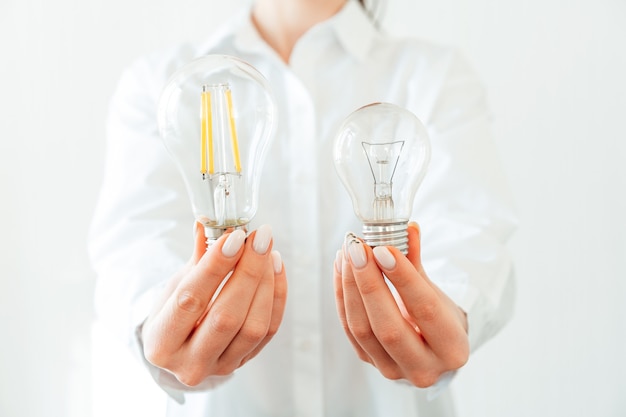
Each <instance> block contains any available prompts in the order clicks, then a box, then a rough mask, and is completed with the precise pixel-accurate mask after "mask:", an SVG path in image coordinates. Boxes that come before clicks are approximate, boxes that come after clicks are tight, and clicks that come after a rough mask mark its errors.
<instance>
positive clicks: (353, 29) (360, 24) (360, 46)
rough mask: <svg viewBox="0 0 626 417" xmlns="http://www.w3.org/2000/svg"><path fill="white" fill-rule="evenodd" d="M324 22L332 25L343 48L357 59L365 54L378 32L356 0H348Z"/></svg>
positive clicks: (361, 58)
mask: <svg viewBox="0 0 626 417" xmlns="http://www.w3.org/2000/svg"><path fill="white" fill-rule="evenodd" d="M325 23H327V24H329V25H331V26H332V29H333V31H334V32H335V34H336V36H337V39H338V40H339V42H340V43H341V45H342V46H343V47H344V49H345V50H346V51H347V52H348V53H350V54H351V55H352V56H354V57H355V58H356V59H358V60H359V61H361V60H363V59H364V58H365V57H366V56H367V53H368V51H369V50H370V47H371V44H372V41H373V40H374V37H375V36H376V34H377V32H378V30H377V29H376V27H375V26H374V23H373V22H372V20H371V19H370V18H369V16H368V15H367V13H366V11H365V10H363V7H362V6H361V5H360V4H359V2H358V1H357V0H348V1H347V2H346V5H345V6H344V7H343V9H341V10H340V11H339V13H337V14H336V15H335V16H333V17H332V18H331V19H329V20H328V21H327V22H325Z"/></svg>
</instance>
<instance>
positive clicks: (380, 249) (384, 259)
mask: <svg viewBox="0 0 626 417" xmlns="http://www.w3.org/2000/svg"><path fill="white" fill-rule="evenodd" d="M373 252H374V258H376V260H377V261H378V263H379V264H380V266H382V267H383V268H384V269H393V268H395V267H396V258H394V257H393V254H392V253H391V251H390V250H389V249H387V247H386V246H376V247H375V248H374V250H373Z"/></svg>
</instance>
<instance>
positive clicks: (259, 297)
mask: <svg viewBox="0 0 626 417" xmlns="http://www.w3.org/2000/svg"><path fill="white" fill-rule="evenodd" d="M268 261H269V262H268V265H267V266H266V267H265V273H263V277H262V278H261V280H260V282H259V285H258V286H257V289H256V292H255V293H254V296H253V298H252V303H251V304H250V309H249V310H248V314H247V316H246V317H245V319H244V321H243V323H242V324H241V328H240V329H239V331H238V332H237V333H236V334H235V336H234V338H233V339H232V341H231V342H230V344H229V345H228V346H227V348H226V350H224V352H223V353H222V354H221V355H220V357H219V359H218V367H219V370H218V374H222V375H227V374H229V373H231V372H233V371H234V370H235V369H236V368H237V367H238V366H239V364H240V363H241V360H242V358H244V357H246V356H247V355H248V354H249V353H250V352H251V351H252V350H253V349H254V348H255V347H257V346H258V345H259V344H260V343H261V342H262V341H263V339H265V336H266V335H267V332H268V331H269V325H270V320H271V317H272V305H273V301H274V273H273V269H272V265H270V263H271V259H268Z"/></svg>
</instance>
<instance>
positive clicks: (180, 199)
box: [90, 0, 514, 416]
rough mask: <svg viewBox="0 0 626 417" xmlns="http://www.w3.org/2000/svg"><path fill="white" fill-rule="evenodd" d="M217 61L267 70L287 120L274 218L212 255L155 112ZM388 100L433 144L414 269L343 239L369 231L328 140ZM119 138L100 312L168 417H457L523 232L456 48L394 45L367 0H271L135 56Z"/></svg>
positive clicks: (265, 189)
mask: <svg viewBox="0 0 626 417" xmlns="http://www.w3.org/2000/svg"><path fill="white" fill-rule="evenodd" d="M211 53H220V54H228V55H234V56H238V57H240V58H242V59H244V60H246V61H248V62H250V63H251V64H252V65H254V66H255V67H256V68H257V69H258V70H259V71H260V72H261V73H263V74H264V75H265V76H266V77H267V78H268V80H269V82H270V84H271V85H272V87H273V88H274V92H275V94H276V96H277V99H278V100H277V101H278V105H279V112H280V124H279V126H278V135H277V139H276V140H275V143H274V144H273V148H272V149H271V150H270V155H269V157H268V158H269V160H268V161H267V162H266V164H265V167H266V168H265V170H264V174H263V175H264V176H263V181H264V182H263V184H262V193H261V195H262V200H261V202H260V209H259V213H258V214H257V216H256V218H255V222H256V225H259V224H261V225H262V226H257V230H255V231H253V232H252V233H251V234H250V236H249V238H248V239H247V240H246V239H245V236H244V234H243V232H233V233H230V234H227V235H225V236H223V237H222V238H220V240H219V241H218V242H217V244H215V245H214V246H212V248H211V249H210V250H209V251H205V246H204V236H203V233H202V228H198V227H196V233H195V236H196V239H195V249H194V250H192V248H191V247H190V245H189V242H188V240H189V239H188V235H187V233H188V228H189V224H190V220H189V216H190V209H189V204H188V198H187V196H186V194H185V190H184V187H183V185H182V182H181V180H180V176H179V174H178V172H177V171H176V168H175V167H174V166H173V164H172V162H171V160H170V159H169V156H168V155H167V153H166V151H165V149H164V148H163V145H162V144H161V142H160V139H159V137H158V133H157V131H156V119H155V111H154V109H155V106H156V100H157V99H158V95H159V93H160V91H161V89H162V87H163V85H164V84H165V82H166V81H167V78H168V76H169V75H171V73H172V72H173V71H175V70H176V69H177V68H179V67H180V66H181V65H183V64H185V63H186V62H188V61H190V60H192V59H194V58H196V57H198V56H202V55H205V54H211ZM377 101H383V102H392V103H395V104H398V105H400V106H403V107H406V108H407V109H409V110H411V111H412V112H413V113H415V114H416V115H417V116H418V117H419V118H420V119H421V120H422V121H423V122H424V123H425V125H426V126H427V128H428V130H429V133H430V135H431V142H432V146H433V157H432V161H431V169H430V171H429V173H428V175H427V177H426V179H425V181H424V184H423V186H422V188H421V189H420V191H419V192H418V201H417V202H416V206H415V212H414V215H415V216H416V218H419V221H420V224H421V232H420V228H418V227H417V225H415V224H413V225H411V226H410V227H409V243H410V251H409V254H408V256H406V257H405V256H403V255H402V254H400V253H399V252H398V251H397V250H396V249H393V248H386V247H380V248H376V249H375V250H372V249H371V248H369V247H367V246H365V245H364V244H363V243H362V242H361V241H360V240H359V239H357V238H353V237H349V238H347V239H345V242H344V234H345V232H346V231H347V230H358V228H359V224H358V222H357V220H356V219H355V217H354V215H353V214H352V209H351V205H350V202H349V201H348V198H347V196H346V195H345V192H344V191H343V189H342V186H341V185H340V184H339V181H338V179H337V178H336V175H335V173H334V169H333V167H332V158H331V143H332V140H333V138H334V135H335V133H336V130H337V128H338V126H339V124H340V123H341V121H342V120H343V118H344V117H345V116H347V115H348V114H349V113H351V112H352V111H353V110H355V109H357V108H359V107H361V106H363V105H365V104H368V103H372V102H377ZM108 141H109V151H108V154H107V161H108V162H107V163H108V165H107V166H109V167H111V169H107V171H106V174H105V180H104V184H103V191H102V198H101V200H100V203H99V206H98V210H97V213H96V216H95V220H94V227H93V233H92V236H93V237H92V239H91V245H90V246H91V254H92V259H93V262H94V267H95V269H96V271H97V272H98V275H99V278H98V287H97V293H96V301H97V312H98V316H99V318H100V319H101V320H102V321H103V322H105V323H107V324H108V325H109V326H110V327H111V328H115V329H117V330H118V332H119V334H120V336H121V337H122V339H123V340H124V341H125V342H126V343H127V344H128V345H129V346H131V347H136V348H137V352H138V354H139V355H140V358H141V359H142V360H143V361H144V363H145V366H146V368H147V369H148V370H149V371H150V372H151V374H152V375H153V377H154V379H155V381H156V382H157V383H158V384H159V385H160V386H161V387H162V388H163V389H164V391H166V392H167V394H168V396H169V397H170V403H169V404H168V407H167V410H168V411H167V413H168V414H167V415H184V416H255V415H259V416H260V415H271V416H281V415H284V416H300V415H302V416H309V415H310V416H325V415H332V416H347V415H358V416H383V415H384V416H387V415H394V416H405V415H406V416H415V415H429V416H432V415H434V416H440V415H441V416H443V415H452V413H453V408H452V405H451V403H450V399H449V393H448V392H447V391H446V390H444V389H443V388H445V385H446V383H447V381H448V380H449V377H450V376H451V375H453V373H454V371H455V370H456V369H458V368H460V367H461V366H462V365H463V364H464V363H465V362H466V361H467V359H468V356H469V354H470V350H474V349H475V348H477V347H478V346H479V345H480V344H482V343H483V342H484V341H485V340H486V339H488V338H489V337H491V336H492V335H493V334H494V333H495V332H496V331H497V330H498V329H499V328H500V327H501V326H502V325H503V324H504V322H505V321H506V320H507V318H508V316H509V313H510V311H511V307H512V300H511V288H512V268H511V265H510V261H509V258H508V255H507V253H506V250H505V248H504V243H505V241H506V239H507V238H508V236H509V234H510V233H511V231H512V229H513V225H514V217H513V215H512V214H511V210H510V207H509V205H508V199H507V193H506V186H505V184H503V183H502V180H501V178H502V175H500V173H499V167H498V164H497V161H496V158H495V152H494V148H493V144H492V142H491V139H490V134H489V126H488V117H487V109H486V106H485V102H484V96H483V91H482V88H481V86H480V84H479V83H478V82H477V80H476V77H475V76H474V75H473V73H472V72H471V71H470V70H469V69H468V67H467V65H466V64H465V63H464V62H463V60H462V59H461V58H460V57H459V56H458V54H456V53H455V52H454V51H453V50H450V49H448V48H442V47H438V46H434V45H430V44H428V43H424V42H420V41H412V40H394V39H391V38H389V37H386V36H385V35H383V34H382V33H380V32H379V31H378V30H377V29H376V27H375V25H374V24H373V22H372V21H371V19H370V17H369V16H368V13H367V11H366V10H364V8H363V5H362V4H359V2H357V1H355V0H348V1H346V0H324V1H322V0H257V1H256V2H255V3H254V5H253V6H252V8H251V10H249V11H247V12H246V13H245V14H242V15H241V16H239V17H237V18H236V19H235V20H234V21H233V22H229V23H228V24H226V25H225V26H224V28H223V29H222V30H220V31H218V32H217V33H216V35H215V36H214V37H213V38H212V39H210V40H209V41H208V42H206V43H204V44H201V45H199V46H189V45H185V46H181V47H180V48H176V49H175V50H172V51H169V52H168V53H164V54H160V55H159V56H153V57H148V58H145V59H143V60H140V61H138V62H137V63H135V65H133V67H131V68H130V69H129V70H128V71H127V72H126V73H125V75H124V77H123V78H122V80H121V82H120V86H119V87H118V90H117V93H116V95H115V96H114V98H113V103H112V110H111V115H110V120H109V131H108ZM135 155H144V156H145V158H144V160H142V161H136V156H135ZM129 161H133V162H132V163H129ZM120 170H121V172H120ZM285 179H288V180H287V181H286V182H285ZM269 224H271V225H272V226H271V228H270V227H269V226H268V225H269ZM342 244H343V247H342ZM422 245H423V246H422ZM272 248H275V249H278V250H279V251H280V253H279V252H277V251H275V250H273V249H272ZM337 249H340V251H339V252H337ZM190 252H193V255H192V256H191V259H190V260H189V261H187V262H185V259H187V258H188V257H189V255H188V254H189V253H190ZM283 260H284V265H283ZM231 270H232V271H233V275H232V276H231V278H230V279H229V281H228V284H227V285H226V286H225V287H224V289H223V291H222V292H221V293H220V296H219V297H218V298H217V299H216V301H215V303H214V304H213V306H212V307H211V309H210V310H209V312H208V314H206V315H204V313H205V310H206V306H207V305H208V303H209V301H210V299H211V297H212V295H213V294H214V293H215V291H216V290H217V286H218V285H219V282H220V281H221V280H222V279H223V278H224V277H225V276H226V275H227V274H228V273H229V272H230V271H231ZM383 273H384V274H385V275H386V276H387V277H388V278H389V280H390V282H391V283H392V284H394V286H395V287H396V288H397V289H398V294H399V297H394V295H393V294H392V293H391V292H390V290H389V288H388V286H387V285H386V284H385V281H384V279H383V275H382V274H383ZM331 276H334V279H331ZM287 282H289V296H287ZM192 392H196V394H194V395H190V394H189V393H192ZM426 397H430V401H426ZM172 400H174V401H175V402H174V401H172Z"/></svg>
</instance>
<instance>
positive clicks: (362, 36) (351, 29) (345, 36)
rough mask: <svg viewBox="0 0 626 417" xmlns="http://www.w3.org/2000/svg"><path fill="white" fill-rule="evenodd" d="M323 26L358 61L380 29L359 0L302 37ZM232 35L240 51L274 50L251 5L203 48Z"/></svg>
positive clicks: (354, 0)
mask: <svg viewBox="0 0 626 417" xmlns="http://www.w3.org/2000/svg"><path fill="white" fill-rule="evenodd" d="M233 28H234V29H233ZM323 29H330V30H331V31H332V32H334V34H335V36H336V38H337V40H338V41H339V43H340V44H341V45H342V47H343V48H344V49H345V50H346V52H348V53H349V54H351V55H352V56H354V57H355V58H356V59H357V60H359V61H360V60H363V59H364V58H365V57H366V56H367V53H368V51H369V49H370V46H371V44H372V41H373V39H374V37H375V35H376V34H377V32H378V29H377V28H376V27H375V26H374V24H373V22H372V21H371V19H370V18H369V16H368V15H367V13H366V11H365V10H363V7H362V6H361V5H360V4H359V2H358V1H357V0H348V1H347V2H346V5H345V6H344V7H343V8H342V9H341V10H340V11H339V12H337V14H335V15H334V16H333V17H331V18H330V19H328V20H326V21H324V22H321V23H319V24H318V25H316V26H314V27H313V28H311V29H310V30H309V32H307V33H305V34H304V36H303V38H305V37H307V35H314V34H315V33H318V32H321V31H323ZM229 35H230V36H233V42H234V45H235V47H236V48H237V49H239V50H241V51H244V52H259V53H274V54H275V52H274V51H273V50H272V49H271V48H270V47H269V45H267V43H266V42H265V41H264V40H263V39H262V38H261V36H260V35H259V33H258V31H257V30H256V28H255V27H254V24H253V23H252V19H251V8H245V9H243V10H242V11H241V12H239V13H236V14H235V15H234V16H233V17H232V18H231V19H230V20H229V21H227V22H226V23H225V24H224V25H222V27H221V28H220V29H218V30H217V32H216V33H215V36H212V37H211V39H210V40H209V41H208V42H206V43H205V44H204V45H202V46H203V47H202V50H203V51H208V50H210V49H211V47H212V46H213V45H215V44H216V43H218V42H220V41H221V40H223V39H224V38H225V37H227V36H229ZM301 40H302V39H301Z"/></svg>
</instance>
